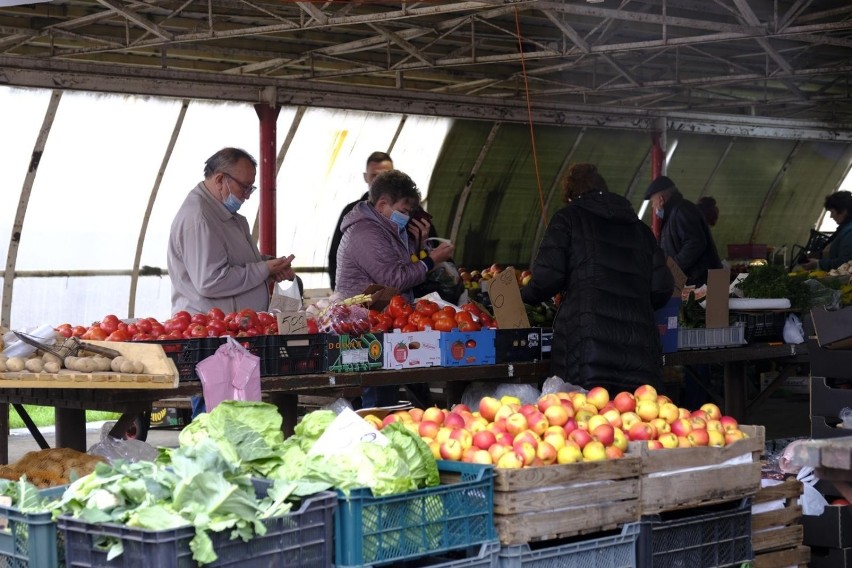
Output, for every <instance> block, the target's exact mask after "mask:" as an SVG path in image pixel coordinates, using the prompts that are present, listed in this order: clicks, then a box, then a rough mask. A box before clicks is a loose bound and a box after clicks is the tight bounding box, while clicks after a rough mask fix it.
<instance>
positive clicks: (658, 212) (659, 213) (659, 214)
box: [654, 209, 666, 219]
mask: <svg viewBox="0 0 852 568" xmlns="http://www.w3.org/2000/svg"><path fill="white" fill-rule="evenodd" d="M654 214H655V215H656V216H657V217H659V218H660V219H662V218H663V217H664V216H665V215H666V210H665V209H654Z"/></svg>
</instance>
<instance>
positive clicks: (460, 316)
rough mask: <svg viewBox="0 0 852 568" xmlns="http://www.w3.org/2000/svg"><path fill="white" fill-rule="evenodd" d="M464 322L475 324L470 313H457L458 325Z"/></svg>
mask: <svg viewBox="0 0 852 568" xmlns="http://www.w3.org/2000/svg"><path fill="white" fill-rule="evenodd" d="M463 321H466V322H469V323H473V316H472V315H470V312H457V313H456V323H461V322H463Z"/></svg>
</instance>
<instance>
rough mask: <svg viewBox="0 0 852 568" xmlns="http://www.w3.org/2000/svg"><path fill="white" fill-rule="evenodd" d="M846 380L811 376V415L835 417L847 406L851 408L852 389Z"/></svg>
mask: <svg viewBox="0 0 852 568" xmlns="http://www.w3.org/2000/svg"><path fill="white" fill-rule="evenodd" d="M849 386H850V385H849V384H847V383H846V381H845V380H844V381H831V382H829V381H828V379H826V378H825V377H814V376H812V377H811V416H827V417H830V418H837V417H838V416H839V415H840V411H841V410H843V409H844V408H846V407H847V406H848V407H850V408H852V389H850V388H846V387H849Z"/></svg>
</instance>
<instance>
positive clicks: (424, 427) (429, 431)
mask: <svg viewBox="0 0 852 568" xmlns="http://www.w3.org/2000/svg"><path fill="white" fill-rule="evenodd" d="M440 429H441V427H440V426H438V425H437V424H435V423H434V422H432V421H431V420H424V421H423V422H421V423H420V426H419V427H418V428H417V433H418V434H420V437H421V438H431V439H433V440H434V439H435V437H436V436H437V435H438V431H439V430H440Z"/></svg>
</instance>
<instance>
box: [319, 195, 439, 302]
mask: <svg viewBox="0 0 852 568" xmlns="http://www.w3.org/2000/svg"><path fill="white" fill-rule="evenodd" d="M340 228H341V229H342V230H343V238H342V239H341V240H340V247H339V248H338V249H337V287H336V288H335V291H336V292H339V293H341V294H343V296H344V297H349V296H354V295H356V294H360V293H362V292H363V291H364V289H365V288H367V286H369V285H370V284H380V285H382V286H391V287H393V288H396V289H398V290H399V291H400V293H401V294H402V295H403V296H405V297H406V299H407V300H409V301H411V299H412V298H413V294H412V292H411V288H413V287H414V286H416V285H418V284H421V283H422V282H423V281H424V280H426V265H425V264H424V263H423V262H411V255H412V254H413V253H414V252H415V250H414V248H415V247H414V243H413V242H412V241H413V239H411V237H410V236H409V235H408V233H407V232H406V233H403V235H402V236H400V233H399V230H398V228H397V225H396V224H395V223H394V222H393V221H391V220H390V219H387V218H385V217H384V216H382V215H381V214H380V213H379V212H378V211H376V208H375V207H373V206H372V205H371V204H370V203H369V202H367V201H362V202H361V203H358V204H357V205H355V207H354V208H353V209H352V211H350V212H349V213H347V214H346V216H345V217H344V218H343V223H342V224H341V225H340Z"/></svg>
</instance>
